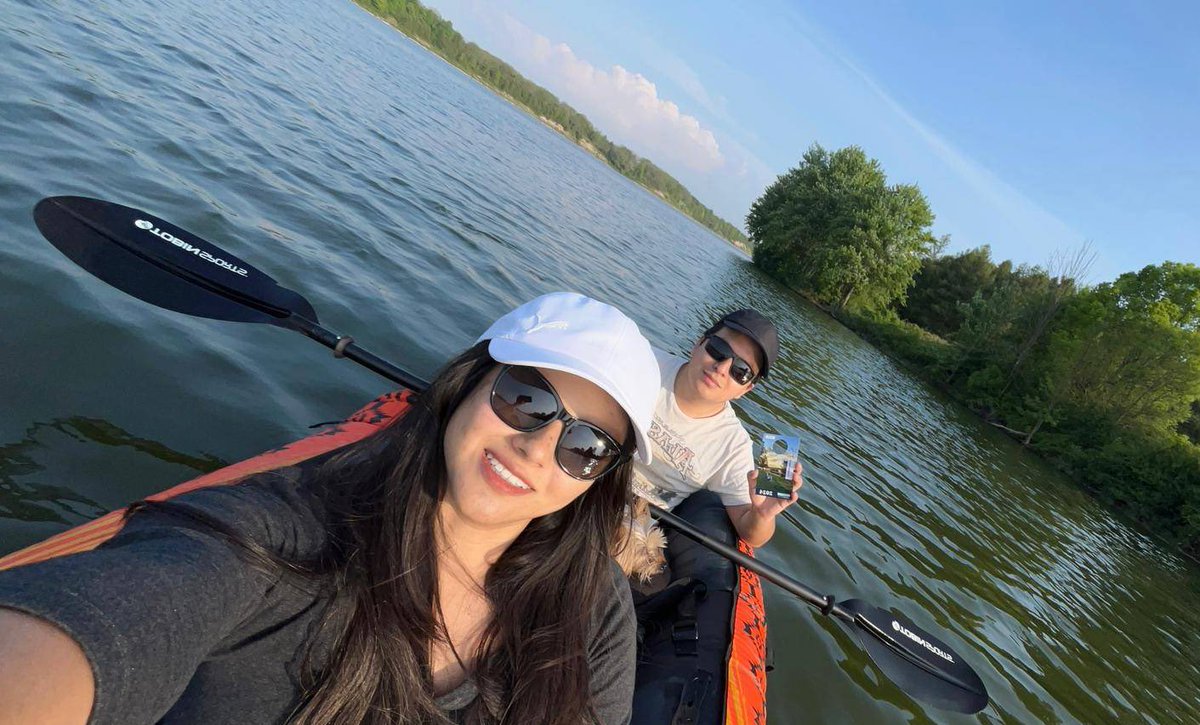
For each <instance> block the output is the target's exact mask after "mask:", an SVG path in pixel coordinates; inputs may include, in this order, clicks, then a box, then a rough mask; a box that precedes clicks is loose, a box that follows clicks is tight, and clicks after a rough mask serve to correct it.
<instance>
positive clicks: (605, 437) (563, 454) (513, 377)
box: [492, 365, 630, 481]
mask: <svg viewBox="0 0 1200 725" xmlns="http://www.w3.org/2000/svg"><path fill="white" fill-rule="evenodd" d="M492 412H494V413H495V414H496V417H498V418H500V420H502V421H504V422H505V423H507V424H508V425H509V426H510V427H512V428H515V429H516V430H519V431H521V432H523V433H530V432H533V431H535V430H538V429H540V428H545V427H546V426H548V425H550V424H551V423H553V422H554V421H556V420H561V421H562V422H563V429H562V433H561V434H560V435H559V437H558V446H557V447H556V448H555V449H554V458H555V460H557V461H558V467H559V468H561V469H562V470H563V471H564V472H566V474H567V475H568V476H570V477H571V478H577V479H579V480H580V481H591V480H594V479H596V478H599V477H600V476H603V475H604V474H605V473H608V472H609V471H611V470H612V469H613V468H614V467H615V466H616V465H617V464H619V463H620V462H621V461H623V460H625V459H626V458H627V457H628V455H629V453H630V452H629V451H627V450H625V449H624V448H623V447H622V446H621V444H619V443H617V441H616V439H615V438H613V437H612V436H611V435H609V434H608V433H607V432H605V431H604V429H603V428H600V427H599V426H595V425H592V424H591V423H588V422H587V421H584V420H579V419H578V418H576V417H575V416H573V415H571V414H570V413H568V412H567V411H566V408H564V407H563V403H562V399H561V398H559V397H558V393H557V392H556V391H555V390H554V386H552V385H551V384H550V381H548V380H546V378H545V377H543V376H542V374H541V373H539V372H538V371H537V370H536V369H534V368H529V367H522V366H514V365H505V366H503V367H501V368H500V374H499V375H497V376H496V382H494V383H492Z"/></svg>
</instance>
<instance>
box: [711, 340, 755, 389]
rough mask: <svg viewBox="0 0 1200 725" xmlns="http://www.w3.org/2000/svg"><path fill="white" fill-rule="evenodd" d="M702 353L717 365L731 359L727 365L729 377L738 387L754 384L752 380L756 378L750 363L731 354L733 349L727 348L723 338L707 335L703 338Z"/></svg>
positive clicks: (727, 345)
mask: <svg viewBox="0 0 1200 725" xmlns="http://www.w3.org/2000/svg"><path fill="white" fill-rule="evenodd" d="M704 352H706V353H707V354H708V356H709V357H711V358H712V359H713V360H716V361H717V362H719V363H720V362H724V361H726V360H728V359H729V358H733V362H732V363H731V364H730V365H729V377H730V378H733V382H735V383H737V384H738V385H747V384H749V383H752V382H754V378H755V377H756V376H757V373H755V372H754V368H753V367H751V365H750V363H748V362H746V361H745V360H743V359H742V358H740V357H738V356H737V354H736V353H734V352H733V348H732V347H730V346H729V343H728V342H726V341H725V338H723V337H717V336H716V335H709V336H708V337H706V338H704Z"/></svg>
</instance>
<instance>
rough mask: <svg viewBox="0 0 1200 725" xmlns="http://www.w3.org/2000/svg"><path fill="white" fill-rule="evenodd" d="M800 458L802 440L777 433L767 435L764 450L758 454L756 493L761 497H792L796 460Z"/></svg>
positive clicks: (765, 435) (764, 435)
mask: <svg viewBox="0 0 1200 725" xmlns="http://www.w3.org/2000/svg"><path fill="white" fill-rule="evenodd" d="M799 456H800V438H799V437H798V436H784V435H777V434H775V433H765V434H763V437H762V450H761V451H760V452H759V454H758V458H757V459H756V461H755V462H756V463H757V464H758V478H757V479H756V480H755V482H754V492H755V493H757V494H758V495H759V496H772V497H774V498H791V497H792V473H793V472H794V471H795V470H796V459H797V458H799Z"/></svg>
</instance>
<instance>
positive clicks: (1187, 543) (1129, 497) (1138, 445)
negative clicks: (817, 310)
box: [831, 311, 1200, 559]
mask: <svg viewBox="0 0 1200 725" xmlns="http://www.w3.org/2000/svg"><path fill="white" fill-rule="evenodd" d="M831 314H833V316H834V317H835V318H836V319H838V320H839V321H841V322H842V323H843V324H845V325H846V326H847V327H849V328H850V329H852V330H854V331H855V332H856V333H858V334H859V336H861V337H863V338H864V339H866V340H867V341H868V342H870V343H872V344H873V345H875V346H876V347H877V348H879V349H880V350H881V351H883V352H884V353H886V354H887V355H889V356H890V357H892V358H893V359H895V360H897V361H899V362H900V363H901V364H903V365H904V366H905V367H906V368H908V369H909V370H911V371H913V372H914V373H916V374H917V375H919V376H920V377H922V378H924V379H925V380H926V381H928V382H930V383H932V384H933V385H935V386H937V387H938V388H940V389H941V390H944V391H946V392H947V393H948V394H950V395H951V396H952V397H953V398H955V399H956V400H957V401H958V402H960V403H962V404H963V405H965V406H967V407H969V408H971V409H972V410H974V411H975V412H976V413H978V414H979V415H980V416H981V417H983V418H984V420H986V421H987V422H989V423H990V424H992V425H995V426H996V427H998V428H1000V429H1002V430H1004V431H1005V432H1007V433H1008V434H1009V435H1011V436H1012V437H1013V438H1015V439H1016V440H1017V441H1019V442H1020V443H1021V444H1022V445H1024V446H1025V447H1027V448H1029V449H1030V450H1032V451H1034V452H1036V453H1037V454H1039V455H1040V456H1042V457H1043V458H1044V459H1045V460H1047V461H1049V462H1050V463H1051V464H1053V465H1054V466H1055V467H1056V468H1058V469H1059V470H1061V471H1062V472H1063V473H1065V474H1066V475H1067V476H1069V477H1070V478H1071V479H1072V480H1074V481H1075V482H1076V483H1077V484H1078V485H1080V486H1081V487H1082V488H1083V489H1084V490H1086V491H1088V492H1089V493H1091V494H1092V495H1093V496H1095V497H1096V498H1097V499H1098V500H1099V501H1100V502H1102V503H1103V504H1104V505H1106V506H1107V507H1108V508H1109V509H1111V510H1112V511H1113V512H1115V513H1116V514H1117V515H1118V516H1119V517H1120V518H1122V519H1123V520H1125V521H1127V522H1129V523H1131V524H1133V525H1134V526H1135V527H1137V528H1139V529H1141V530H1143V531H1144V532H1147V533H1150V534H1152V535H1154V536H1156V537H1159V538H1160V539H1161V540H1165V542H1166V543H1168V544H1169V545H1171V546H1175V547H1178V549H1179V550H1180V551H1181V552H1183V553H1184V554H1185V555H1187V556H1189V557H1191V558H1193V559H1196V558H1197V557H1200V446H1197V445H1196V443H1194V442H1193V441H1192V440H1191V439H1190V438H1189V437H1188V436H1186V435H1182V434H1180V433H1179V432H1177V431H1176V430H1172V429H1161V428H1160V429H1156V428H1154V427H1148V426H1141V427H1139V426H1136V425H1125V424H1123V421H1122V420H1121V419H1119V418H1116V417H1115V416H1114V415H1113V414H1111V412H1109V413H1108V414H1105V411H1103V410H1099V409H1097V408H1094V407H1093V408H1088V407H1087V406H1083V405H1079V404H1070V403H1068V402H1066V401H1060V404H1059V406H1058V408H1057V409H1056V410H1053V411H1052V412H1051V414H1050V415H1046V414H1045V410H1044V408H1045V405H1044V404H1043V405H1039V401H1037V400H1031V399H1030V397H1029V391H1030V390H1031V389H1034V390H1036V389H1037V387H1042V388H1044V386H1045V382H1044V381H1043V382H1040V383H1038V385H1037V386H1030V385H1029V384H1028V383H1027V381H1022V383H1025V384H1022V385H1018V386H1012V385H1010V386H1008V388H1007V390H1004V389H1001V390H1002V392H1001V393H1000V394H997V393H996V390H997V386H996V385H995V384H994V380H989V379H990V378H994V377H995V375H994V369H992V368H989V366H988V365H986V364H980V359H978V358H977V359H976V360H974V361H972V355H971V352H970V351H969V350H966V349H964V346H963V345H962V344H961V343H958V342H953V341H950V340H946V339H943V338H941V337H939V336H937V335H935V334H933V333H930V332H928V331H926V330H924V329H923V328H921V327H919V326H918V325H915V324H913V323H911V322H908V321H906V320H903V319H901V318H900V317H899V316H898V315H896V314H895V313H894V312H885V313H862V312H852V311H840V312H832V313H831ZM1035 352H1037V353H1040V354H1043V355H1045V354H1047V351H1045V350H1040V351H1035ZM989 382H991V383H993V384H989Z"/></svg>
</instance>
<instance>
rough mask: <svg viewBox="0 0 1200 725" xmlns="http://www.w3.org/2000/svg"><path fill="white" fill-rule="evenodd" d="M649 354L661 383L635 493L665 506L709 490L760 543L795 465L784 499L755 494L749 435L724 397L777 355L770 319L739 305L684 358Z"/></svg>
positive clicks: (749, 383) (750, 383)
mask: <svg viewBox="0 0 1200 725" xmlns="http://www.w3.org/2000/svg"><path fill="white" fill-rule="evenodd" d="M655 354H656V355H657V356H658V364H659V368H660V369H661V373H662V387H661V388H660V390H659V392H658V402H657V405H656V407H655V411H654V420H653V423H652V425H651V428H650V439H651V444H650V445H651V450H652V451H653V461H652V462H651V463H650V465H648V466H647V465H642V464H640V463H639V464H636V465H635V466H634V483H633V488H634V492H635V493H637V494H638V495H639V496H641V497H642V498H645V499H647V500H649V501H650V502H651V503H654V504H657V505H659V506H662V507H663V508H666V509H671V508H674V507H675V505H676V504H678V503H679V502H680V501H682V500H683V499H685V498H687V496H688V495H690V494H691V493H693V492H695V491H698V490H700V489H702V488H707V489H709V490H712V491H714V492H716V493H717V494H718V495H719V496H720V497H721V502H722V503H723V504H725V510H726V511H727V512H728V513H729V519H730V521H732V522H733V526H734V528H735V529H737V532H738V535H739V536H741V538H742V539H743V540H744V541H745V542H746V543H748V544H750V545H751V546H756V547H757V546H762V545H763V544H765V543H767V541H768V540H770V538H771V536H772V535H773V534H774V533H775V517H776V516H778V515H779V513H780V512H781V511H783V510H784V509H785V508H787V507H788V506H789V505H791V503H792V502H794V501H795V500H796V497H797V491H798V490H799V489H800V486H801V485H803V479H802V477H801V470H800V465H799V463H797V465H796V472H795V474H794V475H793V477H792V497H791V498H790V499H778V498H771V497H768V496H759V495H758V494H756V493H755V492H754V482H755V478H756V477H757V475H758V474H757V472H756V471H755V469H754V453H753V447H752V445H751V442H750V436H749V434H747V433H746V429H745V428H743V427H742V424H741V422H740V421H739V420H738V419H737V416H736V415H735V414H734V412H733V407H732V406H730V404H729V403H730V401H732V400H737V399H738V398H740V397H742V396H743V395H745V394H746V393H748V392H750V391H751V390H753V389H754V385H755V383H756V382H757V381H759V380H762V379H764V378H766V376H767V373H768V371H769V370H770V368H771V365H772V364H774V362H775V358H776V357H778V355H779V334H778V332H777V331H776V329H775V325H774V323H772V322H771V321H770V320H768V319H767V318H766V317H764V316H762V315H761V314H759V313H758V312H756V311H755V310H750V309H746V310H737V311H736V312H731V313H729V314H728V315H725V316H724V317H722V318H721V319H720V320H718V321H717V322H716V323H715V324H714V325H713V326H712V327H710V328H709V329H708V330H706V331H705V332H704V335H703V337H701V338H700V340H699V341H698V342H696V344H695V345H694V346H693V347H692V352H691V357H690V358H689V359H688V360H682V359H680V358H677V357H675V356H673V355H669V354H667V353H664V352H661V351H655Z"/></svg>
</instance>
